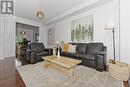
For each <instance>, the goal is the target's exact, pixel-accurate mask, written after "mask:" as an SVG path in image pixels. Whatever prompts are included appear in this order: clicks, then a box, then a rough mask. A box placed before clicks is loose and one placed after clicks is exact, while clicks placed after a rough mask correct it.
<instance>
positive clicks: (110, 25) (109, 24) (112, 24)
mask: <svg viewBox="0 0 130 87" xmlns="http://www.w3.org/2000/svg"><path fill="white" fill-rule="evenodd" d="M115 29H116V24H115V21H114V20H109V21H108V22H107V23H106V30H111V31H112V34H113V57H114V61H115V60H116V58H115V32H114V30H115Z"/></svg>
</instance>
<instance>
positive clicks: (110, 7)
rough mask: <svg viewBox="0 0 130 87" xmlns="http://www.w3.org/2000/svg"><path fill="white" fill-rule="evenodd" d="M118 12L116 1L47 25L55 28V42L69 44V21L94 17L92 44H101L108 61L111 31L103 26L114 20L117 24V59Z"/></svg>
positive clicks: (117, 48)
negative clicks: (104, 47)
mask: <svg viewBox="0 0 130 87" xmlns="http://www.w3.org/2000/svg"><path fill="white" fill-rule="evenodd" d="M118 12H119V10H118V4H117V0H115V1H112V2H109V3H107V4H105V5H103V6H100V7H97V8H95V9H92V10H89V11H86V12H82V13H81V14H79V15H75V16H73V17H70V18H67V19H64V20H61V21H58V22H56V23H53V24H51V25H49V26H48V27H47V28H49V27H53V26H54V27H55V32H56V34H55V38H56V41H59V42H61V41H65V42H71V21H72V20H75V19H78V18H81V17H84V16H87V15H91V14H93V15H94V42H103V43H104V44H105V45H106V46H107V48H108V50H107V52H108V53H107V54H108V59H109V58H113V48H112V31H109V30H105V24H106V22H107V21H108V20H110V19H114V20H115V21H116V22H117V23H116V24H117V29H116V32H115V34H116V57H117V59H118V58H119V29H118V24H119V19H118V18H119V13H118Z"/></svg>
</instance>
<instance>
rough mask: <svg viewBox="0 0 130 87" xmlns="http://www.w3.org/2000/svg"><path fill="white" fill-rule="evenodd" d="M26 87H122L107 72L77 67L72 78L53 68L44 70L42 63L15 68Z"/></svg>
mask: <svg viewBox="0 0 130 87" xmlns="http://www.w3.org/2000/svg"><path fill="white" fill-rule="evenodd" d="M17 70H18V72H19V73H20V75H21V77H22V79H23V81H24V82H25V84H26V86H27V87H123V86H122V81H118V80H115V79H113V78H112V77H111V76H110V75H109V74H108V72H99V71H96V70H95V69H92V68H89V67H85V66H81V65H78V66H77V67H76V68H75V75H74V78H70V77H68V76H66V75H65V74H63V73H61V72H59V70H57V69H55V68H48V69H45V68H44V67H43V62H39V63H37V64H33V65H31V64H30V65H25V66H20V67H17Z"/></svg>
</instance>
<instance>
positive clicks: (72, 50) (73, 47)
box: [68, 44, 76, 53]
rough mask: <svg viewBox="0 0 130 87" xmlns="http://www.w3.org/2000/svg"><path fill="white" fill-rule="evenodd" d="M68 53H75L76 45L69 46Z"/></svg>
mask: <svg viewBox="0 0 130 87" xmlns="http://www.w3.org/2000/svg"><path fill="white" fill-rule="evenodd" d="M68 52H70V53H76V45H72V44H69V50H68Z"/></svg>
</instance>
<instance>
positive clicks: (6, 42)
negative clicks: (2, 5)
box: [0, 15, 15, 57]
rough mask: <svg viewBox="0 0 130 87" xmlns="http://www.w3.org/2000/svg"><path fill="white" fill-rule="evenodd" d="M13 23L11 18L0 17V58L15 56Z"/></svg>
mask: <svg viewBox="0 0 130 87" xmlns="http://www.w3.org/2000/svg"><path fill="white" fill-rule="evenodd" d="M14 40H15V22H14V17H13V16H3V15H0V49H1V50H0V57H10V56H15V42H14Z"/></svg>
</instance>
